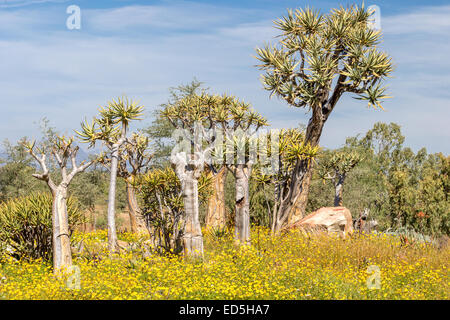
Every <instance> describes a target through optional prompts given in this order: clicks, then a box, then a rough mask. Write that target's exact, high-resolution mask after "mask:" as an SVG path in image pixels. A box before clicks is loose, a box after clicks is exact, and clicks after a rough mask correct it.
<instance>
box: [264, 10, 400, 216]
mask: <svg viewBox="0 0 450 320" xmlns="http://www.w3.org/2000/svg"><path fill="white" fill-rule="evenodd" d="M372 13H373V12H369V11H368V10H367V9H366V8H364V6H361V7H357V6H351V7H348V8H343V7H340V8H339V9H333V10H332V11H331V12H330V13H329V14H327V15H322V14H320V13H319V12H317V11H314V10H312V9H309V8H307V9H305V10H298V9H297V10H295V11H292V10H289V12H288V15H287V16H285V17H283V18H282V19H279V20H277V21H276V22H275V25H276V28H277V29H279V30H280V31H281V35H280V36H281V40H280V42H279V45H278V46H270V45H267V46H266V47H264V48H258V49H257V55H258V56H257V59H258V60H259V61H261V64H260V65H259V67H260V69H262V70H264V71H266V73H265V74H264V75H263V77H262V82H263V84H264V86H265V89H266V90H268V91H270V92H271V94H272V95H273V94H274V95H276V96H278V97H279V98H281V99H283V100H285V101H286V102H287V103H288V104H289V105H291V106H294V107H297V108H308V110H311V113H312V115H311V118H310V120H309V122H308V126H307V129H306V136H305V142H306V143H307V144H310V145H311V146H315V145H318V144H319V140H320V137H321V135H322V130H323V127H324V125H325V122H326V121H327V119H328V117H329V116H330V114H331V112H332V111H333V110H334V108H335V106H336V104H337V102H338V101H339V99H340V98H341V97H342V96H343V94H344V93H346V92H349V93H353V94H356V99H360V100H367V101H368V104H369V106H373V107H374V108H377V107H380V108H381V105H380V101H381V100H382V99H384V98H387V96H386V95H385V94H384V92H385V87H382V86H381V82H382V81H383V80H384V78H386V77H388V76H389V75H390V74H391V72H392V70H393V67H392V62H391V59H390V58H389V57H388V55H387V54H386V53H383V52H381V51H380V50H379V49H378V47H377V45H378V44H379V43H380V40H381V32H380V31H377V30H374V29H373V28H371V15H372ZM309 170H310V165H309V162H308V161H307V160H305V159H298V160H297V163H296V165H295V169H294V170H293V172H292V179H291V186H290V188H289V189H287V194H286V195H284V197H285V198H286V199H287V201H285V202H283V207H281V208H280V214H281V215H283V216H284V215H288V212H289V211H291V210H293V209H294V208H295V207H296V206H298V205H299V204H298V203H297V200H298V198H299V195H300V194H301V193H302V184H303V182H304V180H305V177H306V176H308V171H309ZM309 176H310V175H309ZM302 198H303V199H304V201H306V200H307V197H302Z"/></svg>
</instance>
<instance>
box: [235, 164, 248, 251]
mask: <svg viewBox="0 0 450 320" xmlns="http://www.w3.org/2000/svg"><path fill="white" fill-rule="evenodd" d="M250 174H251V167H249V166H246V165H244V164H238V165H236V168H235V179H236V205H235V211H236V215H235V229H234V236H235V240H236V241H238V242H239V243H241V244H249V243H250V201H249V200H250V198H249V178H250Z"/></svg>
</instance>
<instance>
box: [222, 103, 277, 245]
mask: <svg viewBox="0 0 450 320" xmlns="http://www.w3.org/2000/svg"><path fill="white" fill-rule="evenodd" d="M218 105H219V106H220V108H222V110H219V111H220V112H217V114H218V116H217V122H218V124H219V125H220V126H221V128H222V130H223V133H224V136H225V144H226V158H227V161H226V163H227V166H228V168H229V169H230V170H231V172H232V173H233V175H234V178H235V187H236V200H235V240H236V241H238V242H240V243H241V244H248V243H249V242H250V191H249V186H250V176H251V174H252V168H253V165H254V164H255V162H256V160H257V150H256V148H257V144H258V139H257V137H256V133H257V132H258V130H259V129H260V128H261V127H264V126H267V125H268V122H267V120H266V119H265V118H264V117H263V116H261V115H260V114H259V113H257V112H256V111H255V110H253V109H252V107H251V106H250V104H248V103H245V102H243V101H239V100H238V99H237V98H235V97H224V98H223V100H222V102H221V103H220V104H218Z"/></svg>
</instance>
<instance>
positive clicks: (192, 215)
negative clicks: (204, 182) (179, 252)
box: [182, 173, 203, 257]
mask: <svg viewBox="0 0 450 320" xmlns="http://www.w3.org/2000/svg"><path fill="white" fill-rule="evenodd" d="M182 183H183V197H184V211H185V214H186V216H185V225H184V233H183V245H184V254H185V256H189V257H202V256H203V235H202V228H201V226H200V219H199V205H198V180H197V179H195V178H193V177H192V176H190V174H189V173H188V174H187V175H185V180H184V181H183V182H182Z"/></svg>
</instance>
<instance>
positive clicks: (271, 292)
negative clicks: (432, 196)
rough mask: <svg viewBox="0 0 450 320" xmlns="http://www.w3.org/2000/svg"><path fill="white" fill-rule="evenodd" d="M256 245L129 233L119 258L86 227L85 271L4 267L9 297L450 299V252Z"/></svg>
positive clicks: (279, 240)
mask: <svg viewBox="0 0 450 320" xmlns="http://www.w3.org/2000/svg"><path fill="white" fill-rule="evenodd" d="M252 231H253V232H252V234H253V239H252V244H251V245H250V246H238V245H236V244H235V243H234V242H233V240H232V239H233V237H232V235H231V234H225V235H221V236H218V235H216V234H214V233H208V232H205V233H204V234H205V254H204V258H203V260H186V259H184V258H182V257H179V256H175V255H170V254H169V255H163V256H162V255H157V254H152V251H151V250H148V248H146V246H145V243H146V242H145V241H146V238H147V237H146V235H144V234H142V235H136V234H130V233H124V234H121V235H120V238H121V240H122V242H121V243H129V244H130V246H128V247H125V248H124V249H123V252H121V253H120V254H116V255H113V256H109V255H108V254H107V251H106V232H105V231H97V232H91V233H76V234H74V235H73V237H72V241H73V243H74V246H75V247H76V246H77V245H78V246H79V245H80V244H81V243H82V244H83V250H79V252H78V253H75V254H74V261H73V263H74V265H76V266H77V268H76V270H75V269H74V270H73V271H72V274H71V275H68V276H66V277H62V278H56V277H55V276H54V275H53V273H52V269H51V268H52V267H51V263H49V262H44V261H42V260H33V261H16V260H14V259H12V258H10V257H8V256H6V255H3V256H2V258H1V260H0V261H1V262H0V263H1V265H0V297H1V298H2V299H301V300H304V299H449V298H450V290H449V289H450V287H449V280H450V278H449V261H450V259H449V258H450V249H449V248H448V247H447V248H445V249H442V248H441V249H438V248H436V247H435V246H432V245H429V244H423V243H415V244H405V243H404V242H402V241H401V239H400V238H398V237H395V236H391V235H384V234H369V235H364V234H354V235H352V236H351V237H347V238H346V239H342V238H340V237H334V236H327V235H306V234H302V233H300V232H298V231H290V232H289V233H287V234H282V235H279V236H271V235H270V233H269V232H268V230H266V229H263V228H259V227H258V228H254V229H253V230H252Z"/></svg>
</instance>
